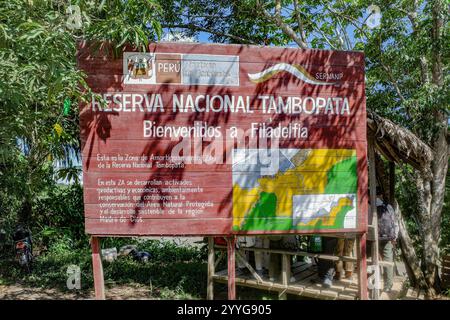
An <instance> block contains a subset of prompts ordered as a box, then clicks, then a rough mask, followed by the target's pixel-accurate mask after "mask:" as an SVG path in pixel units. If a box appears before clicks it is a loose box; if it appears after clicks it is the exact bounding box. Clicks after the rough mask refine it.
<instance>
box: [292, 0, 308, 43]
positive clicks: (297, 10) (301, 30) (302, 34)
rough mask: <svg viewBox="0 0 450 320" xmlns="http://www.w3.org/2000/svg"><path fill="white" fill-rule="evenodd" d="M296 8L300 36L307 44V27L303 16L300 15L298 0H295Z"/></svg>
mask: <svg viewBox="0 0 450 320" xmlns="http://www.w3.org/2000/svg"><path fill="white" fill-rule="evenodd" d="M294 10H295V16H296V17H297V23H298V28H299V31H300V37H301V39H302V41H303V43H305V44H307V42H306V34H305V29H304V27H303V21H302V17H301V16H300V10H299V8H298V0H294Z"/></svg>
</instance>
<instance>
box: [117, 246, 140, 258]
mask: <svg viewBox="0 0 450 320" xmlns="http://www.w3.org/2000/svg"><path fill="white" fill-rule="evenodd" d="M132 251H137V247H136V246H135V245H126V246H123V247H121V248H120V250H119V256H128V255H129V254H131V252H132Z"/></svg>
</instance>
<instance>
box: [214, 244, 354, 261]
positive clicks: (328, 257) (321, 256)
mask: <svg viewBox="0 0 450 320" xmlns="http://www.w3.org/2000/svg"><path fill="white" fill-rule="evenodd" d="M216 248H217V249H221V250H225V249H226V247H225V246H216ZM242 250H245V251H253V252H261V251H262V252H268V253H276V254H287V255H292V256H305V257H312V258H319V259H324V260H331V261H348V262H357V259H356V258H353V257H349V256H332V255H327V254H319V253H310V252H305V251H295V250H280V249H266V248H254V247H251V248H242Z"/></svg>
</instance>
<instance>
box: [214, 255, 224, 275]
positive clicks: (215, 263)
mask: <svg viewBox="0 0 450 320" xmlns="http://www.w3.org/2000/svg"><path fill="white" fill-rule="evenodd" d="M223 256H224V251H220V253H219V257H218V258H217V259H216V261H215V262H214V270H215V269H217V267H218V266H219V263H220V262H221V261H222V259H223Z"/></svg>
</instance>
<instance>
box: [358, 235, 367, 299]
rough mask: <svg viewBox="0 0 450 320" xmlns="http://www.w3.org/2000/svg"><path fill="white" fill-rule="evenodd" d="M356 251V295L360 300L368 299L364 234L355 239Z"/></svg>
mask: <svg viewBox="0 0 450 320" xmlns="http://www.w3.org/2000/svg"><path fill="white" fill-rule="evenodd" d="M356 248H357V249H356V251H357V259H358V295H359V298H360V300H367V299H368V292H367V261H366V234H365V233H364V234H362V235H360V236H358V237H356Z"/></svg>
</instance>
